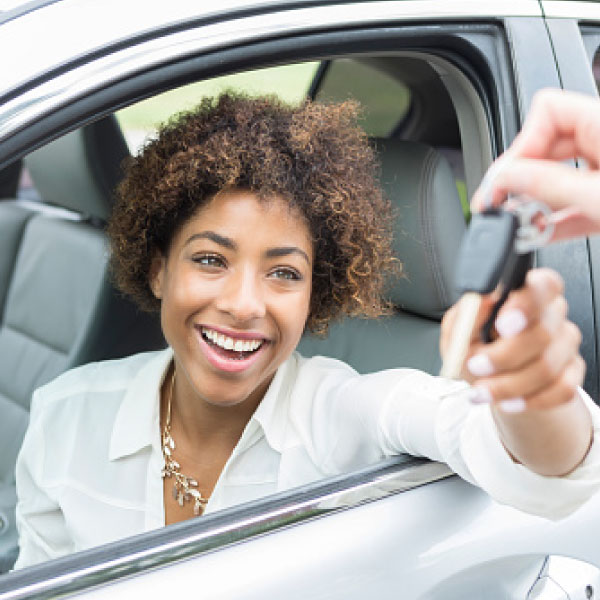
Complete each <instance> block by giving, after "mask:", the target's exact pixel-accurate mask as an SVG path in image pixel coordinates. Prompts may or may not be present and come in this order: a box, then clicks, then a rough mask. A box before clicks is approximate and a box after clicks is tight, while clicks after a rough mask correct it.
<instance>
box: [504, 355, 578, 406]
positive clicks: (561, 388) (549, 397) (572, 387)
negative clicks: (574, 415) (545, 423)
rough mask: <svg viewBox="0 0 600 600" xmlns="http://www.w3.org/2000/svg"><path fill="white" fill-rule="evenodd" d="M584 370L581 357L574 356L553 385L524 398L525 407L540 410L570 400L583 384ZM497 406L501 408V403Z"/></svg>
mask: <svg viewBox="0 0 600 600" xmlns="http://www.w3.org/2000/svg"><path fill="white" fill-rule="evenodd" d="M585 370H586V367H585V361H584V360H583V358H581V356H576V357H574V358H573V360H572V361H571V362H570V363H569V365H568V366H567V367H566V368H565V369H564V371H563V373H562V375H561V377H559V378H558V379H556V380H555V381H554V383H553V385H551V386H549V387H547V388H546V389H543V390H541V391H540V392H538V393H537V394H534V395H532V396H530V397H528V398H526V399H525V402H526V406H527V408H528V409H532V410H542V409H546V408H552V407H553V406H559V405H560V404H565V403H566V402H570V401H571V400H572V399H573V398H574V397H575V395H576V394H577V388H578V387H581V386H582V385H583V380H584V377H585ZM499 408H500V409H501V410H502V404H501V403H500V404H499Z"/></svg>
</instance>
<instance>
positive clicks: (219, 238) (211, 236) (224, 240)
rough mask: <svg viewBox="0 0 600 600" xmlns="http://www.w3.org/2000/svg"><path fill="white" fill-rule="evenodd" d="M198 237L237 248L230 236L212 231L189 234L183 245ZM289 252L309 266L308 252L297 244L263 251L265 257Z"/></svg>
mask: <svg viewBox="0 0 600 600" xmlns="http://www.w3.org/2000/svg"><path fill="white" fill-rule="evenodd" d="M199 239H200V240H202V239H204V240H211V241H212V242H214V243H215V244H218V245H219V246H223V247H224V248H227V249H229V250H237V249H238V245H237V244H236V243H235V242H234V241H233V240H232V239H231V238H228V237H225V236H223V235H219V234H218V233H215V232H214V231H201V232H200V233H194V235H191V236H190V237H189V238H188V239H187V240H186V241H185V244H184V246H186V245H187V244H189V243H190V242H193V241H194V240H199ZM290 254H298V255H300V256H301V257H302V258H304V260H305V261H306V262H307V263H308V265H309V266H310V259H309V258H308V254H306V252H304V250H301V249H300V248H298V247H297V246H281V247H277V248H269V249H268V250H267V251H266V252H265V256H266V257H267V258H277V257H279V256H289V255H290Z"/></svg>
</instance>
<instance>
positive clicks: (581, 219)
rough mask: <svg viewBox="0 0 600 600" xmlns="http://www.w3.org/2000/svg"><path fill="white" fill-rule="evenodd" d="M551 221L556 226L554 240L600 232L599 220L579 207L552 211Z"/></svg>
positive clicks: (552, 238) (553, 234)
mask: <svg viewBox="0 0 600 600" xmlns="http://www.w3.org/2000/svg"><path fill="white" fill-rule="evenodd" d="M550 223H551V224H552V226H553V227H554V231H553V232H552V237H551V241H552V242H557V241H560V240H568V239H571V238H574V237H580V236H585V235H592V234H594V233H598V220H597V219H596V218H592V217H590V216H588V215H586V214H583V213H582V210H581V209H580V208H578V207H570V208H564V209H562V210H559V211H557V212H554V213H552V214H551V215H550Z"/></svg>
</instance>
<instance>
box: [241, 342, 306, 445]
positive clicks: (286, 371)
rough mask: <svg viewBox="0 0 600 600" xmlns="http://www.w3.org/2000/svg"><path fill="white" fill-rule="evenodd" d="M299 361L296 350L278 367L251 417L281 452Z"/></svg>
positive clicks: (269, 442) (270, 442)
mask: <svg viewBox="0 0 600 600" xmlns="http://www.w3.org/2000/svg"><path fill="white" fill-rule="evenodd" d="M297 362H298V355H297V354H296V353H295V352H294V353H293V354H292V355H291V356H290V357H289V358H288V359H287V360H286V361H285V362H284V363H283V364H282V365H281V366H280V367H279V369H277V372H276V373H275V377H273V381H271V385H270V386H269V389H268V390H267V392H266V394H265V396H264V398H263V399H262V401H261V403H260V404H259V405H258V407H257V409H256V410H255V411H254V415H252V419H251V420H254V421H256V422H257V423H258V424H259V425H260V427H261V428H262V430H263V432H264V434H265V437H266V438H267V442H268V444H269V446H271V448H273V449H274V450H276V451H277V452H280V453H281V452H282V451H283V449H284V441H285V437H286V429H287V423H288V413H289V404H290V393H291V389H292V385H293V382H294V380H295V374H296V370H297V368H298V365H297Z"/></svg>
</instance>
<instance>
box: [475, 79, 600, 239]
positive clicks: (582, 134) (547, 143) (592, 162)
mask: <svg viewBox="0 0 600 600" xmlns="http://www.w3.org/2000/svg"><path fill="white" fill-rule="evenodd" d="M573 158H579V159H583V160H584V161H585V165H586V166H585V167H584V168H581V166H582V165H581V164H580V168H575V167H574V166H573V165H568V164H564V163H562V162H560V161H564V160H566V159H573ZM497 163H498V170H497V174H496V177H495V178H494V182H493V191H492V194H491V199H492V204H494V205H497V204H500V203H501V202H502V201H503V200H504V199H505V198H506V196H507V195H508V194H515V195H525V196H530V197H532V198H534V199H535V200H539V201H541V202H543V203H544V204H546V205H547V206H548V207H550V208H551V209H552V210H553V211H555V212H554V213H553V215H552V217H551V221H552V222H553V223H554V226H555V229H554V235H553V240H561V239H567V238H572V237H577V236H582V235H590V234H593V233H600V100H598V99H596V98H592V97H590V96H584V95H582V94H576V93H574V92H566V91H562V90H554V89H547V90H542V91H540V92H538V93H537V94H536V95H535V97H534V99H533V102H532V105H531V110H530V111H529V113H528V115H527V118H526V120H525V123H524V124H523V128H522V130H521V132H520V133H519V135H518V136H517V137H516V138H515V140H514V142H513V143H512V145H511V146H510V147H509V148H508V150H507V151H506V152H505V153H504V154H503V155H502V156H500V158H499V159H498V160H497ZM485 202H486V199H485V198H483V194H482V189H481V188H479V190H477V191H476V192H475V194H474V195H473V200H472V203H471V204H472V207H473V210H476V211H477V210H481V208H482V207H483V206H484V203H485Z"/></svg>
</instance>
